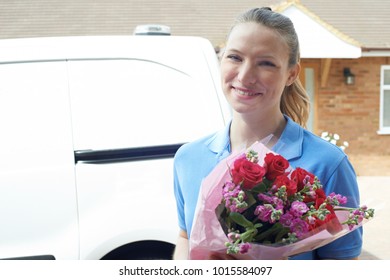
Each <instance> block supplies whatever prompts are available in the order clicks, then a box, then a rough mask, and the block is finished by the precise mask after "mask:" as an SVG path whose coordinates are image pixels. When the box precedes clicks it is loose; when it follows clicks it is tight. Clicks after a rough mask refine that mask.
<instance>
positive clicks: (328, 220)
mask: <svg viewBox="0 0 390 280" xmlns="http://www.w3.org/2000/svg"><path fill="white" fill-rule="evenodd" d="M326 209H328V210H329V211H330V214H328V215H326V217H325V219H324V220H320V219H318V218H317V217H315V218H316V220H315V223H314V224H312V225H310V230H315V229H317V230H322V229H326V230H327V231H329V232H330V233H331V234H336V233H338V232H339V231H341V230H342V229H343V226H342V225H341V223H340V221H339V219H338V218H337V215H336V213H335V212H334V210H333V207H332V206H331V205H327V206H326Z"/></svg>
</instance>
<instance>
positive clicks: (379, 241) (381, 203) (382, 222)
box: [358, 176, 390, 260]
mask: <svg viewBox="0 0 390 280" xmlns="http://www.w3.org/2000/svg"><path fill="white" fill-rule="evenodd" d="M358 183H359V188H360V196H361V199H360V200H361V204H362V205H363V204H367V205H368V207H371V208H375V211H376V212H375V216H374V219H372V220H371V221H369V222H368V223H366V224H364V226H363V231H364V234H363V242H364V243H363V252H362V254H361V256H360V259H363V260H390V177H374V176H373V177H371V176H367V177H366V176H364V177H358Z"/></svg>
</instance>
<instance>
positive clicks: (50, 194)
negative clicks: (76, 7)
mask: <svg viewBox="0 0 390 280" xmlns="http://www.w3.org/2000/svg"><path fill="white" fill-rule="evenodd" d="M0 77H1V82H0V100H1V101H0V129H1V136H0V258H12V257H30V256H31V257H34V256H42V255H44V256H52V257H54V258H56V259H63V258H67V259H78V258H79V242H78V219H77V201H76V188H75V175H74V156H73V144H72V132H71V116H70V110H69V96H68V83H67V70H66V64H65V62H64V61H57V62H35V63H24V62H19V63H6V64H0ZM38 258H39V257H38Z"/></svg>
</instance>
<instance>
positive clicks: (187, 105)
mask: <svg viewBox="0 0 390 280" xmlns="http://www.w3.org/2000/svg"><path fill="white" fill-rule="evenodd" d="M191 63H193V65H196V63H194V62H191ZM197 64H199V62H197ZM199 69H202V70H198V68H196V69H195V70H194V71H192V72H191V73H190V72H186V71H182V70H181V69H176V68H173V67H170V66H169V65H165V64H161V63H157V62H155V61H148V60H137V59H106V60H79V61H77V60H75V61H69V81H70V85H69V86H70V93H71V104H72V112H73V125H74V143H75V150H83V149H94V150H99V149H116V148H127V147H145V146H154V145H168V144H178V143H184V142H188V141H191V140H193V139H195V138H197V137H201V136H203V135H205V133H212V132H214V131H215V130H216V128H218V127H221V125H223V118H222V113H221V111H220V110H219V103H218V99H217V94H216V90H215V85H214V83H213V81H212V79H211V78H210V75H209V73H207V71H204V70H205V69H207V65H206V64H205V62H204V65H202V66H200V67H199Z"/></svg>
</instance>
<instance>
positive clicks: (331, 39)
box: [273, 1, 362, 58]
mask: <svg viewBox="0 0 390 280" xmlns="http://www.w3.org/2000/svg"><path fill="white" fill-rule="evenodd" d="M273 10H276V11H278V12H280V13H282V14H284V15H286V16H288V17H289V18H290V19H291V20H292V21H293V23H294V26H295V29H296V32H297V34H298V37H299V42H300V50H301V57H302V58H358V57H361V55H362V47H361V46H362V44H361V43H360V42H358V41H356V40H355V39H353V38H351V37H349V36H348V35H346V34H344V33H342V32H341V31H340V30H337V29H336V28H335V27H333V26H332V25H330V24H328V23H326V22H325V21H323V20H322V19H321V18H320V17H318V16H317V15H315V14H314V13H313V12H311V11H310V10H309V9H307V8H306V7H305V6H303V5H302V4H300V2H299V1H287V2H284V3H282V4H280V5H276V6H275V7H273Z"/></svg>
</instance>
